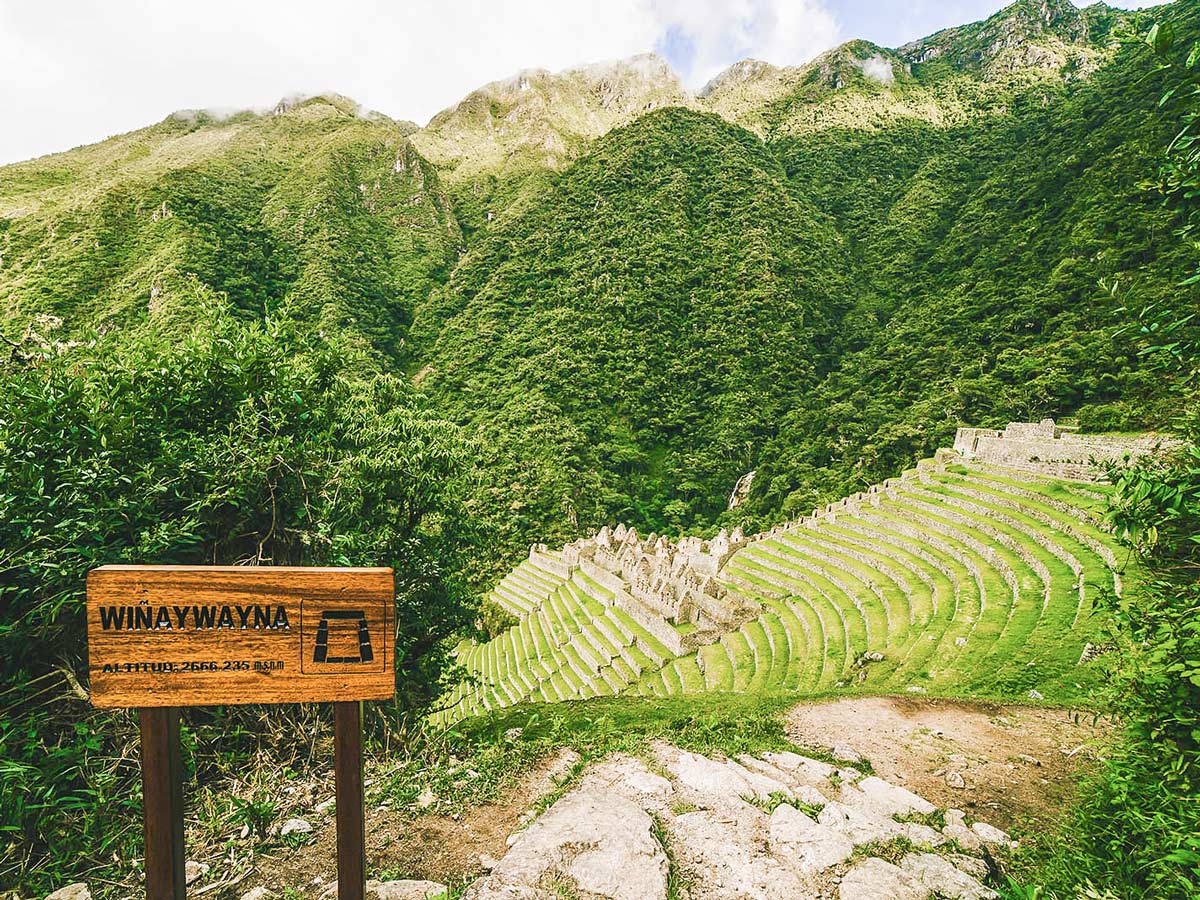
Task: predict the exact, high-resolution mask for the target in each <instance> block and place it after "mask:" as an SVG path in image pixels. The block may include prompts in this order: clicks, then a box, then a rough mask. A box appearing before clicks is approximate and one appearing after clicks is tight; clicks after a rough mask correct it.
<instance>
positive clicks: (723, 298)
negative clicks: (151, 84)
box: [0, 0, 1197, 571]
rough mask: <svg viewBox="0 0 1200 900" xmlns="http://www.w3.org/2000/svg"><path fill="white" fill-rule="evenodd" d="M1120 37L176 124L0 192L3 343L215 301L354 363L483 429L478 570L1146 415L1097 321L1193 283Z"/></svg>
mask: <svg viewBox="0 0 1200 900" xmlns="http://www.w3.org/2000/svg"><path fill="white" fill-rule="evenodd" d="M1163 14H1164V15H1167V16H1168V17H1170V18H1172V19H1173V20H1175V23H1176V26H1177V29H1178V31H1179V33H1180V40H1181V41H1183V40H1187V39H1189V36H1190V35H1194V34H1195V33H1196V32H1197V26H1196V20H1197V9H1196V4H1195V3H1194V2H1188V3H1176V4H1173V5H1171V6H1168V7H1166V8H1165V9H1164V13H1163ZM1129 18H1130V17H1129V15H1128V14H1125V13H1121V12H1120V11H1116V10H1112V9H1109V8H1108V7H1105V6H1103V5H1101V4H1097V5H1094V6H1091V7H1088V8H1087V9H1085V10H1076V9H1075V7H1074V6H1072V5H1071V4H1070V3H1069V2H1066V0H1044V2H1043V0H1018V2H1017V3H1015V4H1013V5H1012V6H1010V7H1008V8H1006V9H1005V10H1002V11H1001V12H999V13H997V14H996V15H995V16H993V17H991V18H990V19H988V20H987V21H985V22H981V23H975V24H972V25H966V26H962V27H960V28H956V29H950V30H948V31H945V32H942V33H939V34H937V35H933V36H931V37H929V38H927V39H924V40H922V41H918V42H915V43H914V44H911V45H908V46H906V47H901V48H896V49H888V48H883V47H878V46H876V45H874V44H870V43H868V42H864V41H853V42H850V43H848V44H846V45H843V46H842V47H839V48H836V49H835V50H832V51H830V52H829V53H827V54H824V55H823V56H821V57H819V58H818V59H817V60H814V61H813V62H811V63H809V64H807V65H803V66H798V67H793V68H784V69H778V68H774V67H771V66H767V65H766V64H760V63H755V62H753V61H747V62H745V63H741V64H738V65H737V66H735V67H733V68H732V69H731V70H729V71H728V72H726V73H724V74H723V75H722V76H720V77H719V78H718V79H716V80H715V81H714V83H713V84H711V85H709V86H708V87H707V88H706V89H705V90H704V91H702V92H700V94H699V95H697V96H691V95H689V94H688V93H687V92H686V91H684V90H682V89H681V88H680V87H679V84H678V81H677V79H675V77H674V76H673V74H672V73H670V71H669V69H666V68H665V67H664V66H663V64H662V63H661V61H660V60H657V59H656V58H653V57H638V58H635V59H634V60H631V61H627V62H625V63H619V64H609V65H604V66H591V67H585V68H581V69H578V70H571V71H568V72H565V73H560V74H558V75H550V74H548V73H545V72H527V73H522V74H521V75H519V76H518V77H516V78H514V79H510V80H509V81H505V82H497V83H495V84H492V85H488V86H486V87H484V88H482V89H481V90H480V91H477V92H475V93H474V94H472V95H471V96H470V97H468V98H466V99H465V100H464V101H463V102H462V103H460V104H458V105H456V106H455V107H453V108H451V109H450V110H447V111H446V112H445V113H443V114H441V115H439V116H437V117H435V118H434V120H433V121H432V122H431V123H430V124H429V126H427V127H426V128H425V129H421V130H418V131H414V128H413V126H411V125H409V124H406V123H397V122H392V121H391V120H388V119H386V118H383V117H380V116H375V115H370V114H363V113H362V112H361V111H360V110H359V109H358V108H357V107H356V106H355V105H354V104H353V103H352V102H350V101H347V100H345V99H344V98H338V97H321V98H314V99H312V100H309V101H305V102H301V103H294V104H283V105H281V106H280V107H279V108H278V109H277V110H276V112H275V113H274V114H271V115H257V114H250V113H243V114H239V115H236V116H233V117H231V118H227V119H222V120H219V121H218V120H215V119H212V118H211V117H208V116H205V115H204V114H180V115H176V116H173V117H170V118H168V119H167V120H166V121H164V122H162V123H160V124H158V125H156V126H153V127H151V128H148V129H145V130H143V131H140V132H135V133H133V134H129V135H124V136H121V137H118V138H113V139H111V140H109V141H106V142H103V143H101V144H98V145H95V146H92V147H84V148H78V149H76V150H73V151H70V152H68V153H64V154H59V155H56V156H51V157H46V158H44V159H41V160H35V161H33V162H30V163H23V164H20V165H17V166H9V167H6V168H3V169H0V308H2V309H3V310H4V314H5V315H4V323H3V325H2V326H0V328H2V329H3V332H4V335H5V336H6V337H7V338H9V339H18V338H20V336H21V335H22V334H23V333H24V332H25V331H26V330H27V329H29V328H32V329H33V330H34V331H36V332H37V333H38V334H39V335H42V336H49V338H50V339H51V340H54V339H58V340H66V339H69V338H71V337H73V336H74V335H76V334H78V333H80V332H81V331H84V330H86V329H88V328H93V327H103V328H111V327H134V326H136V325H137V323H138V322H140V321H142V320H143V319H144V318H145V316H146V314H147V312H148V311H150V310H153V309H161V308H174V307H175V306H179V307H180V311H181V314H183V315H186V307H187V303H188V302H189V300H188V298H189V297H190V296H192V294H191V292H189V291H188V290H187V289H186V288H187V282H189V281H191V280H193V279H195V280H198V281H199V282H201V283H202V284H203V285H204V286H205V287H207V288H210V289H212V290H213V291H216V292H217V293H218V294H222V295H224V296H225V297H226V298H227V299H228V302H229V303H230V304H231V305H232V306H233V307H235V308H236V309H237V310H238V311H239V312H240V314H241V315H243V316H245V317H249V318H254V317H259V316H262V315H263V314H264V313H267V312H270V313H274V314H277V315H283V316H287V317H290V318H294V319H297V320H300V321H302V322H305V323H308V324H309V326H310V327H312V328H315V329H319V330H321V331H324V332H330V331H337V332H339V333H343V334H345V335H348V336H350V337H352V338H353V339H355V340H358V341H361V342H363V343H365V344H366V345H368V346H370V347H372V348H373V349H374V351H375V353H376V355H377V358H378V359H380V360H381V361H383V364H384V365H386V366H388V367H390V368H392V369H394V370H396V371H398V372H404V373H406V374H408V375H409V376H411V377H412V379H413V381H414V383H416V384H418V385H419V386H420V387H421V389H422V390H423V391H424V392H425V393H426V394H427V395H428V396H429V397H430V398H431V399H432V401H433V402H434V403H435V404H436V405H437V406H439V407H440V408H441V410H442V411H443V412H444V413H445V414H446V415H448V416H450V417H452V418H454V419H455V420H457V421H459V422H462V423H465V424H468V425H470V426H472V427H473V428H474V429H475V432H476V434H477V436H478V437H479V438H480V441H479V446H480V456H479V460H478V466H477V469H478V472H479V478H478V489H477V492H476V497H475V500H474V503H475V508H476V510H477V511H478V513H479V516H480V518H481V521H483V522H484V523H486V526H487V527H488V528H491V529H493V532H492V533H493V537H494V539H493V540H491V541H488V542H487V543H488V547H489V549H488V551H486V552H485V554H484V555H483V558H482V559H481V564H482V565H483V567H484V568H492V570H493V571H495V568H494V565H493V563H494V562H498V560H499V558H503V559H506V560H508V561H510V562H511V560H512V559H513V557H514V555H515V554H516V553H518V552H519V551H520V549H521V548H522V547H523V546H525V545H527V544H528V543H530V542H532V541H534V540H543V539H545V540H550V541H557V540H559V539H565V538H567V537H569V536H571V535H573V534H576V533H578V532H579V531H581V530H583V529H586V528H588V527H591V526H594V525H597V524H600V523H601V522H602V521H605V520H609V519H615V518H621V519H624V520H626V521H629V522H631V523H632V524H636V525H638V526H639V527H643V528H645V529H653V530H660V531H661V530H670V531H678V530H683V529H693V528H707V527H711V526H713V525H715V524H716V523H718V522H719V521H722V517H724V520H725V521H731V520H733V519H735V518H745V517H747V516H748V517H749V518H750V520H751V521H752V523H753V524H758V525H761V524H765V523H767V522H769V521H775V520H778V519H779V518H781V517H784V516H791V515H794V514H796V513H797V512H799V511H802V510H804V509H806V508H811V507H812V506H813V505H815V504H816V503H817V502H819V501H821V500H824V499H830V498H833V497H836V496H840V495H842V494H845V493H848V492H851V491H853V490H856V489H858V488H861V487H863V486H864V485H866V484H868V483H871V482H874V481H878V480H880V479H882V478H884V477H886V476H888V475H891V474H894V473H895V472H897V471H899V470H900V469H902V468H904V467H905V466H907V465H910V464H911V463H912V461H913V460H914V459H916V458H918V457H920V456H922V455H925V454H928V453H930V452H932V450H933V449H934V448H935V447H936V446H937V445H938V444H939V443H940V442H941V441H944V440H945V438H946V437H947V435H948V434H949V432H950V430H951V429H952V428H953V427H954V425H956V424H959V423H962V422H970V423H972V424H993V423H1000V422H1003V421H1007V420H1010V419H1036V418H1039V417H1041V416H1043V415H1051V416H1055V417H1064V416H1078V417H1079V418H1080V420H1081V422H1082V423H1083V424H1084V426H1085V427H1102V428H1126V427H1139V426H1142V425H1156V424H1161V423H1162V422H1163V421H1164V420H1165V418H1166V415H1167V413H1168V410H1169V408H1170V406H1171V404H1172V403H1173V399H1172V398H1173V394H1172V391H1171V389H1170V385H1166V386H1164V385H1162V384H1160V383H1159V382H1160V381H1161V378H1160V376H1159V375H1157V374H1156V373H1153V372H1150V371H1148V369H1147V367H1146V363H1145V362H1144V361H1142V360H1141V359H1139V358H1137V357H1135V356H1131V355H1130V354H1129V352H1128V351H1125V350H1118V349H1116V348H1117V346H1118V345H1116V344H1114V343H1113V341H1112V340H1111V337H1112V332H1113V330H1114V325H1113V323H1114V321H1115V320H1114V318H1113V316H1112V312H1113V311H1114V310H1115V309H1116V308H1117V307H1118V306H1120V305H1126V306H1130V307H1134V308H1139V307H1141V306H1144V305H1149V304H1159V305H1160V306H1163V307H1172V308H1174V307H1185V306H1187V305H1188V304H1192V303H1194V302H1195V288H1189V289H1177V288H1175V287H1174V285H1175V284H1176V283H1177V282H1178V281H1179V280H1181V278H1182V276H1183V275H1184V274H1185V268H1184V266H1183V261H1182V258H1181V256H1180V254H1181V253H1182V252H1183V248H1181V247H1180V246H1179V245H1178V244H1176V243H1174V242H1172V240H1171V239H1170V233H1171V229H1172V226H1173V222H1172V221H1171V217H1170V214H1169V213H1168V212H1166V211H1164V210H1163V209H1161V208H1160V207H1159V206H1158V204H1157V201H1156V199H1155V196H1156V195H1155V194H1154V191H1153V189H1152V188H1151V187H1147V186H1145V185H1143V183H1142V182H1143V179H1144V178H1145V173H1146V172H1147V171H1149V170H1151V168H1152V167H1151V166H1149V165H1148V164H1147V159H1148V158H1149V157H1151V156H1153V155H1154V154H1156V153H1158V152H1159V151H1160V149H1161V148H1162V147H1163V146H1164V145H1165V143H1166V141H1167V140H1168V139H1169V136H1168V135H1167V134H1165V133H1164V131H1163V128H1162V126H1161V125H1160V124H1158V123H1159V122H1160V121H1161V117H1157V116H1154V115H1151V114H1150V113H1151V112H1152V110H1153V109H1154V107H1155V104H1156V102H1157V98H1158V96H1159V94H1160V89H1161V84H1160V83H1159V80H1158V79H1157V78H1156V77H1150V78H1146V77H1144V76H1145V74H1146V71H1147V69H1148V64H1147V62H1146V60H1145V59H1144V55H1143V53H1142V51H1140V50H1139V49H1137V48H1135V47H1130V46H1125V45H1122V44H1121V42H1120V39H1119V38H1120V35H1121V33H1122V29H1123V28H1125V27H1126V26H1127V24H1128V22H1129ZM649 108H653V109H652V111H650V112H645V110H647V109H649ZM705 110H708V112H705ZM730 120H732V121H733V122H734V123H740V125H739V124H731V121H730ZM741 126H744V128H743V127H741ZM610 129H615V130H610ZM443 184H445V185H447V187H443ZM1101 279H1104V285H1103V286H1102V285H1101V283H1100V282H1101ZM1114 296H1115V299H1114ZM47 315H49V316H52V317H58V318H61V319H63V320H65V324H64V325H63V326H62V327H61V328H60V329H58V330H57V331H56V330H54V327H53V326H54V324H55V319H53V318H49V319H47V318H45V316H47ZM39 317H41V318H39ZM410 330H411V333H410ZM43 332H45V333H46V334H43ZM1122 346H1124V345H1122ZM752 469H755V470H758V471H759V477H758V478H756V479H755V481H754V488H753V491H752V493H751V496H750V500H749V504H748V505H746V506H744V507H742V508H741V509H740V510H738V511H737V512H735V513H725V512H724V506H725V498H726V497H727V496H728V493H729V491H730V489H731V488H732V486H733V484H734V482H735V480H736V479H737V478H738V477H739V476H741V475H742V474H744V473H745V472H747V471H749V470H752ZM491 554H495V555H496V557H497V560H490V559H489V556H490V555H491Z"/></svg>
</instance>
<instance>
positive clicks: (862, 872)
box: [838, 856, 930, 900]
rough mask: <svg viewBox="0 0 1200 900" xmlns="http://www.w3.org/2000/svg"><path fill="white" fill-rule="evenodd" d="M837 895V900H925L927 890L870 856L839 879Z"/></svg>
mask: <svg viewBox="0 0 1200 900" xmlns="http://www.w3.org/2000/svg"><path fill="white" fill-rule="evenodd" d="M838 896H839V897H840V898H841V900H928V897H929V896H930V891H929V889H928V888H927V887H925V885H924V884H923V883H922V882H921V881H920V880H919V879H917V878H915V877H914V876H912V875H910V874H909V873H908V872H905V871H904V870H903V869H901V868H900V867H899V866H895V865H892V864H891V863H890V862H887V861H886V860H882V859H877V858H875V857H873V856H872V857H868V858H867V859H864V860H862V861H861V862H859V863H856V864H855V865H854V866H852V867H851V869H850V871H848V872H847V873H846V874H845V876H843V878H842V883H841V885H839V887H838Z"/></svg>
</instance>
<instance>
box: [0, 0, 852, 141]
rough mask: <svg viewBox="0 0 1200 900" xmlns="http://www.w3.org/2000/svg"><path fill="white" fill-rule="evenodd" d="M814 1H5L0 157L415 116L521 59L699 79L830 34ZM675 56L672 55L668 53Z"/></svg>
mask: <svg viewBox="0 0 1200 900" xmlns="http://www.w3.org/2000/svg"><path fill="white" fill-rule="evenodd" d="M822 2H823V0H725V2H722V0H409V2H396V0H391V2H388V0H341V2H338V3H328V2H318V0H204V2H197V0H190V2H189V0H68V2H60V3H48V2H27V0H0V60H3V61H4V65H3V72H4V74H3V77H2V78H0V113H2V114H3V121H4V123H5V128H4V129H3V130H0V164H2V163H5V162H13V161H16V160H20V159H28V158H30V157H33V156H37V155H40V154H43V153H49V152H53V151H57V150H63V149H67V148H69V147H71V146H75V145H79V144H82V143H90V142H92V141H97V140H101V139H103V138H105V137H107V136H109V135H111V134H117V133H120V132H123V131H129V130H132V129H135V128H141V127H143V126H145V125H148V124H150V123H152V122H155V121H158V120H159V119H161V118H163V117H164V116H166V115H167V114H168V113H170V112H173V111H175V110H177V109H185V108H199V109H245V108H266V107H270V106H271V105H273V104H274V103H275V102H276V101H277V100H278V99H279V98H280V97H282V96H285V95H289V94H295V93H318V92H321V91H337V92H339V93H342V94H345V95H347V96H349V97H352V98H354V99H355V100H357V101H358V102H360V103H362V104H363V105H364V106H367V107H370V108H373V109H378V110H380V111H381V112H384V113H387V114H388V115H390V116H393V117H395V118H407V119H413V120H415V121H417V122H419V123H423V122H425V121H426V120H428V119H429V117H430V116H432V115H433V114H434V113H436V112H437V111H438V110H440V109H443V108H444V107H446V106H449V105H450V104H452V103H455V102H456V101H458V100H459V99H460V98H461V97H463V96H464V95H465V94H467V93H468V92H469V91H471V90H473V89H474V88H476V87H479V86H480V85H481V84H484V83H486V82H488V81H493V80H496V79H499V78H504V77H506V76H508V75H510V74H512V73H513V72H515V71H517V70H518V69H522V68H532V67H545V68H548V69H551V70H558V69H563V68H568V67H571V66H575V65H579V64H582V63H587V62H593V61H600V60H609V59H616V58H620V57H625V56H630V55H632V54H634V53H640V52H645V51H647V50H650V49H653V48H655V47H662V46H663V40H664V37H665V36H666V35H667V33H668V32H670V33H671V34H672V35H674V36H676V37H679V38H681V39H683V40H685V41H686V42H687V43H688V45H689V46H691V47H692V48H693V49H694V53H692V54H690V56H689V58H688V59H685V60H683V62H684V63H685V65H683V66H682V68H684V69H685V71H683V72H681V75H682V76H683V77H684V78H685V80H686V81H687V82H688V83H689V84H690V85H692V86H695V87H698V86H699V85H700V84H702V83H703V82H704V81H705V80H707V79H708V78H709V77H711V76H712V75H714V74H716V72H718V71H719V70H720V69H722V68H724V67H725V66H727V65H729V64H730V63H733V62H736V61H737V60H738V59H741V58H743V57H746V56H755V57H759V58H765V59H767V60H769V61H771V62H775V63H797V62H802V61H804V60H807V59H809V58H811V57H812V56H813V55H815V54H816V53H818V52H820V51H821V50H824V49H826V48H828V47H829V46H832V44H833V43H834V42H835V39H836V38H837V27H836V25H835V23H834V20H833V18H832V16H831V15H830V14H829V13H828V11H826V9H825V8H824V7H823V6H822ZM671 56H672V58H673V59H674V60H675V61H676V62H679V61H680V60H681V57H679V56H678V55H676V54H671Z"/></svg>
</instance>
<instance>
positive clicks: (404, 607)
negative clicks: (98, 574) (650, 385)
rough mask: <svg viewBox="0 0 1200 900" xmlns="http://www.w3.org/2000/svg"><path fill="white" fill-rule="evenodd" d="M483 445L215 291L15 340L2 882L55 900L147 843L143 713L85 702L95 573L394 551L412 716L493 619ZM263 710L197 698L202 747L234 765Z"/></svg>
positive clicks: (5, 545) (5, 407)
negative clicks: (470, 484)
mask: <svg viewBox="0 0 1200 900" xmlns="http://www.w3.org/2000/svg"><path fill="white" fill-rule="evenodd" d="M468 452H469V446H468V445H467V444H466V442H465V441H464V440H463V438H462V436H461V435H460V433H459V431H458V429H457V428H455V427H454V426H451V425H449V424H447V423H445V422H443V421H440V420H438V419H436V418H434V417H433V416H431V415H429V414H428V413H426V412H424V411H422V410H421V408H420V406H419V404H417V403H416V402H415V401H414V398H413V396H412V394H411V391H410V389H409V388H408V387H407V385H406V383H405V382H403V381H401V380H399V379H396V378H394V377H391V376H387V375H381V374H378V373H376V372H374V371H373V370H372V368H371V366H370V364H369V362H368V360H367V357H366V356H365V355H364V352H363V351H362V350H361V349H359V348H358V347H357V346H355V345H354V344H352V343H350V342H348V341H343V340H335V339H323V338H321V337H319V336H315V335H311V334H309V333H308V332H306V331H301V330H297V329H296V328H294V327H292V326H290V325H288V324H287V323H285V322H279V321H273V320H267V321H265V322H260V323H247V322H245V321H243V320H241V319H240V318H238V316H237V315H236V314H235V313H234V312H233V311H232V310H231V309H230V308H229V306H228V305H227V304H226V303H225V302H223V301H219V300H216V299H214V298H213V296H212V295H211V293H210V292H209V291H208V290H207V289H205V288H203V287H202V286H200V285H199V284H196V283H193V284H192V285H191V290H190V293H188V294H185V295H183V296H179V297H177V298H176V303H175V304H174V305H173V306H171V307H169V308H168V309H165V310H163V311H162V312H161V314H160V315H157V316H155V317H152V318H151V319H150V320H149V321H148V322H147V323H146V324H145V325H143V326H141V327H139V328H137V329H132V330H130V331H127V332H114V333H110V334H108V335H103V336H94V337H93V338H92V339H91V340H89V341H87V342H86V343H85V344H84V345H82V346H67V347H58V348H55V347H53V346H51V345H48V344H47V345H41V346H30V345H25V346H21V347H18V348H16V349H15V350H14V353H13V358H12V359H11V360H10V361H9V363H8V364H7V365H5V366H4V367H3V369H0V548H2V549H0V676H2V678H0V680H2V681H3V683H4V684H5V685H11V686H12V687H9V688H7V689H6V690H5V691H4V693H3V694H0V722H2V723H3V724H2V725H0V759H3V760H4V761H5V762H4V766H5V778H4V780H3V787H2V788H0V822H3V823H4V825H3V832H0V834H2V840H3V842H4V846H3V848H2V850H3V852H0V858H2V859H3V860H4V862H3V863H2V864H0V884H7V885H10V886H19V887H21V888H23V889H25V890H26V891H29V892H36V891H38V890H42V889H44V888H48V887H49V886H50V885H51V884H53V883H55V882H59V883H61V881H62V880H64V879H66V880H71V878H73V877H75V876H81V875H82V874H83V873H85V872H86V871H88V870H89V868H91V867H92V866H95V865H99V864H100V863H101V861H102V860H104V859H105V858H106V857H107V856H108V855H109V854H110V853H112V852H114V851H116V852H117V853H118V854H119V855H120V857H121V859H122V860H123V861H124V863H125V864H126V865H127V864H128V862H129V860H130V859H131V858H132V857H133V856H134V855H135V854H134V849H133V844H135V843H136V831H137V829H136V828H134V829H132V830H131V828H130V823H131V822H132V823H136V821H137V818H136V816H135V815H134V813H135V808H136V806H137V800H136V794H135V793H134V791H133V790H132V787H133V782H132V781H131V779H133V778H134V776H135V775H136V772H135V771H134V767H133V765H132V763H131V762H130V761H129V760H130V758H131V754H130V753H129V752H128V751H129V744H130V742H131V740H132V735H131V720H130V717H129V716H127V715H110V714H95V713H92V712H90V711H89V709H88V707H87V705H86V703H85V702H84V701H85V698H86V689H85V685H86V678H85V676H84V674H83V673H84V671H85V668H86V666H85V648H84V616H83V609H84V599H85V593H84V591H85V584H84V582H85V575H86V573H87V571H88V569H90V568H92V567H93V566H97V565H101V564H104V563H119V562H125V563H151V562H153V563H212V564H243V565H285V564H300V565H321V564H325V565H391V566H394V568H395V570H396V612H397V615H396V623H397V624H396V655H397V696H396V702H395V704H394V706H393V713H394V714H400V713H402V712H403V711H404V710H406V709H413V708H420V707H421V706H422V705H423V704H425V703H427V702H428V701H429V700H430V699H431V698H432V697H433V696H435V695H436V694H437V693H438V692H439V690H440V688H441V685H442V684H443V682H444V680H445V677H446V675H447V670H448V665H449V660H448V653H447V646H446V643H447V642H446V639H447V637H448V636H450V635H452V634H454V633H455V632H457V631H459V630H460V629H462V628H463V627H464V626H466V625H467V624H469V622H470V620H471V617H472V605H473V604H472V603H471V600H470V595H469V593H468V590H467V586H466V585H465V584H464V583H463V581H462V580H461V578H460V576H459V575H458V574H457V573H458V572H459V571H461V569H462V563H461V560H462V554H461V550H462V549H463V547H464V542H465V541H466V540H467V539H468V538H469V535H470V528H469V523H468V521H467V518H466V515H465V510H464V507H463V505H462V501H461V496H462V493H463V488H464V483H463V472H464V469H465V467H466V465H467V462H468V458H469V457H468ZM265 715H287V710H286V708H284V709H281V710H279V711H277V712H268V711H265V710H261V709H253V708H241V709H225V710H216V711H201V710H196V711H192V712H191V713H189V719H190V721H191V723H192V726H193V731H194V738H195V741H196V747H197V753H196V754H195V756H196V758H205V757H206V755H207V754H206V753H205V752H203V751H205V750H207V749H208V745H209V744H210V743H211V742H212V741H214V740H215V739H216V738H218V737H222V735H223V733H224V738H223V741H222V744H221V746H222V749H223V750H224V751H228V752H231V753H232V754H233V756H232V757H231V756H226V757H224V759H225V760H226V762H227V763H230V762H233V761H235V760H236V758H237V754H238V752H239V751H246V750H248V749H250V748H251V747H252V746H253V743H254V731H253V730H252V729H248V728H240V727H234V726H236V725H237V724H238V723H247V722H252V721H254V720H255V719H257V718H258V717H262V716H265ZM231 733H232V734H231ZM239 735H240V737H239ZM295 739H296V740H304V736H303V735H300V734H296V735H295ZM206 765H210V764H206ZM200 774H201V775H202V776H207V775H211V774H214V773H212V772H211V771H207V770H204V771H202V772H201V773H200Z"/></svg>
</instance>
